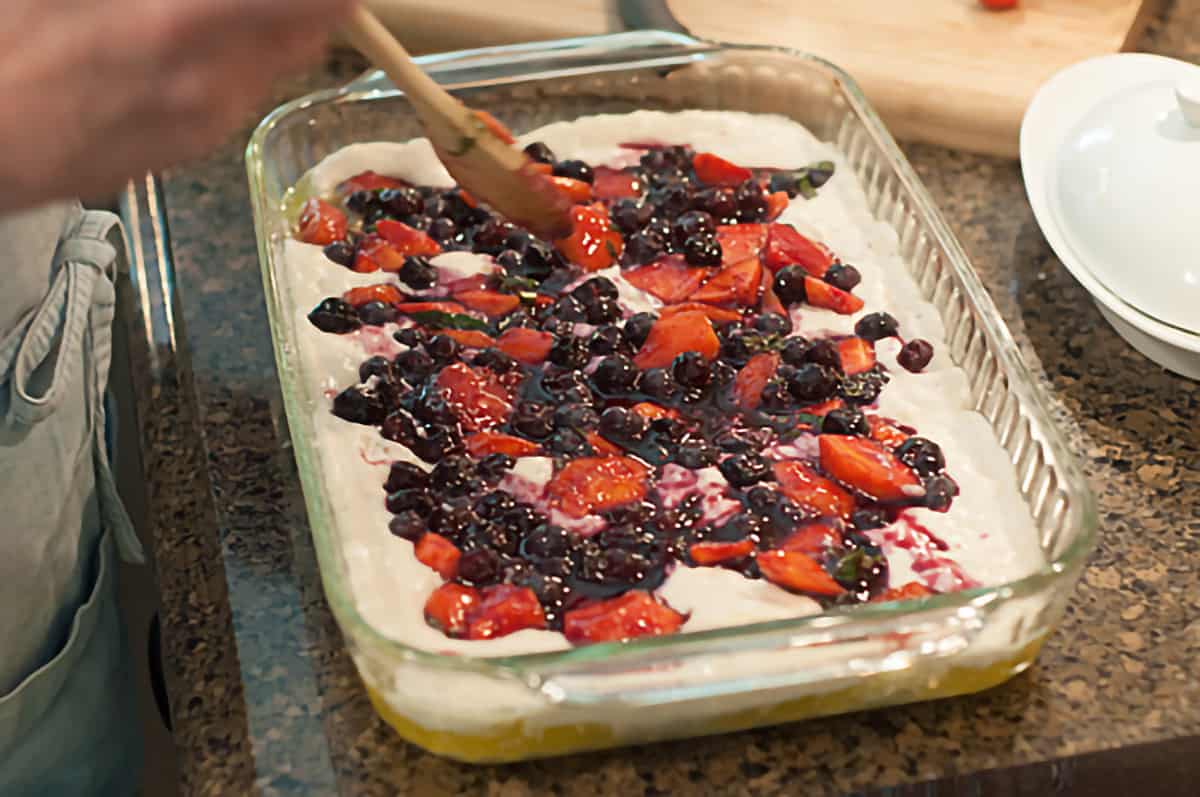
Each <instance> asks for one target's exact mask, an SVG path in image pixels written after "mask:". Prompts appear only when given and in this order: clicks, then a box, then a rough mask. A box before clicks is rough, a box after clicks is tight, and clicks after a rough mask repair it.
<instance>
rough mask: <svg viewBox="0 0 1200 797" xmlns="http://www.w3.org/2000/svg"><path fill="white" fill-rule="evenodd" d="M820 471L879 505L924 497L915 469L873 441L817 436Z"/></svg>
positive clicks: (845, 436) (840, 436) (836, 436)
mask: <svg viewBox="0 0 1200 797" xmlns="http://www.w3.org/2000/svg"><path fill="white" fill-rule="evenodd" d="M817 440H818V441H819V444H820V448H821V467H822V468H823V469H824V471H825V472H826V473H828V474H829V475H830V476H832V477H833V478H835V479H837V480H838V481H840V482H842V483H843V484H848V485H850V486H851V487H853V488H855V489H856V490H859V491H860V492H863V493H865V494H866V495H867V496H869V497H870V498H873V499H875V500H876V501H905V500H912V499H913V498H920V497H921V496H922V495H923V494H924V490H923V489H922V488H921V481H920V479H918V478H917V474H916V473H914V472H913V470H912V468H910V467H908V466H907V465H905V464H904V463H903V462H901V461H900V460H899V459H897V458H896V457H895V456H894V455H893V454H892V453H891V452H890V451H888V450H887V449H886V448H884V447H883V446H882V445H880V444H879V443H876V442H875V441H874V440H865V439H863V438H861V437H850V436H848V435H834V434H823V435H818V437H817Z"/></svg>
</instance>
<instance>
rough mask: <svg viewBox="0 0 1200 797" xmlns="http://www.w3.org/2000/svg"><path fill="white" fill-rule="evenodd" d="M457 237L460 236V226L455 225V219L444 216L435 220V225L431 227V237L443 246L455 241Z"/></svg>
mask: <svg viewBox="0 0 1200 797" xmlns="http://www.w3.org/2000/svg"><path fill="white" fill-rule="evenodd" d="M456 235H458V225H457V224H455V223H454V219H449V218H446V217H445V216H442V217H441V218H437V219H434V220H433V223H432V224H430V225H429V237H431V238H433V239H434V240H435V241H439V242H441V243H443V244H444V243H446V242H447V241H450V240H453V239H454V236H456Z"/></svg>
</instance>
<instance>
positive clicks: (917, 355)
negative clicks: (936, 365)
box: [896, 338, 933, 374]
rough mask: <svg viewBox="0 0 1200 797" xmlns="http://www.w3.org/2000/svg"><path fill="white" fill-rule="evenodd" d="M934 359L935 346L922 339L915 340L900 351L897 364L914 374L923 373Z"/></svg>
mask: <svg viewBox="0 0 1200 797" xmlns="http://www.w3.org/2000/svg"><path fill="white" fill-rule="evenodd" d="M932 359H933V344H931V343H930V342H929V341H927V340H923V339H921V338H913V339H912V340H910V341H909V342H908V343H905V344H904V346H903V347H902V348H901V349H900V353H899V354H897V355H896V362H898V363H900V365H901V367H903V368H904V369H905V370H908V371H912V372H913V373H914V374H915V373H918V372H920V371H922V370H923V369H924V368H925V366H927V365H929V361H930V360H932Z"/></svg>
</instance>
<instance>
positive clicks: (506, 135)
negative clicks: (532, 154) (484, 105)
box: [474, 109, 517, 146]
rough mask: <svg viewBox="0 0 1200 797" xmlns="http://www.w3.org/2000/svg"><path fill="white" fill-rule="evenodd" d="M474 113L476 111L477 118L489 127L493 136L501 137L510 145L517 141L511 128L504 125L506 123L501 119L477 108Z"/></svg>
mask: <svg viewBox="0 0 1200 797" xmlns="http://www.w3.org/2000/svg"><path fill="white" fill-rule="evenodd" d="M474 113H475V118H476V119H478V120H479V121H481V122H483V126H484V127H486V128H487V129H488V132H490V133H491V134H492V135H493V136H495V137H496V138H498V139H500V140H501V141H503V142H504V143H505V144H508V145H509V146H511V145H513V144H516V143H517V140H516V139H515V138H513V134H512V133H511V132H510V131H509V129H508V128H507V127H505V126H504V123H503V122H501V121H500V120H499V119H497V118H496V117H494V116H492V115H491V114H490V113H488V112H487V111H480V110H478V109H476V110H475V111H474Z"/></svg>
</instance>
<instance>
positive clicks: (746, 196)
mask: <svg viewBox="0 0 1200 797" xmlns="http://www.w3.org/2000/svg"><path fill="white" fill-rule="evenodd" d="M734 201H735V202H737V217H738V220H739V221H742V222H755V221H762V220H763V218H764V217H765V216H766V214H767V197H766V195H765V194H764V193H763V190H762V188H761V187H760V186H759V184H758V183H756V182H755V181H754V180H752V179H751V180H747V181H746V182H744V183H742V184H741V185H739V186H738V187H737V190H736V191H735V192H734Z"/></svg>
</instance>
